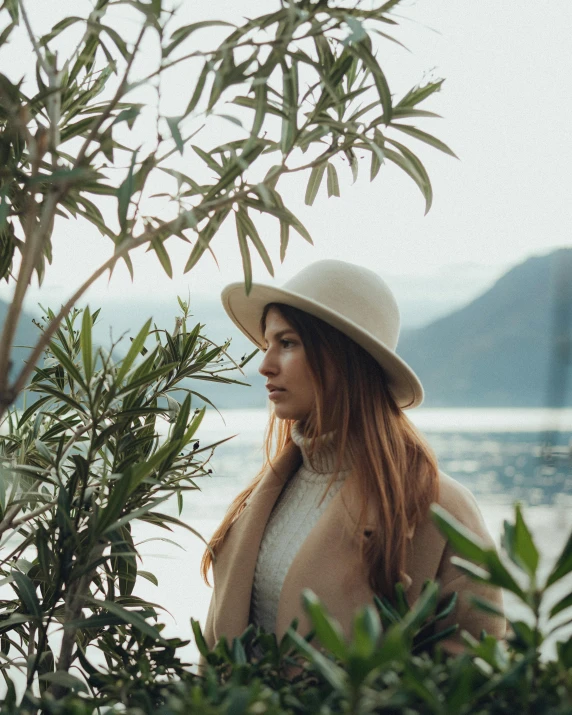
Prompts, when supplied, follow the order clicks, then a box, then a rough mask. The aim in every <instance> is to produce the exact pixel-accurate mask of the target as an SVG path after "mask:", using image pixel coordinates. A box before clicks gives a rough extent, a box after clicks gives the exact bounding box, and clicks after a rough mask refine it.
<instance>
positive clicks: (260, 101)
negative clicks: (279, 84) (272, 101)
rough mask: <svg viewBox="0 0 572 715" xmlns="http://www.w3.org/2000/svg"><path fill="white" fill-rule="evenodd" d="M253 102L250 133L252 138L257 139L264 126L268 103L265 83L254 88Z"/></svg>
mask: <svg viewBox="0 0 572 715" xmlns="http://www.w3.org/2000/svg"><path fill="white" fill-rule="evenodd" d="M254 101H255V107H256V111H255V113H254V122H253V124H252V129H251V131H250V133H251V134H252V136H255V137H257V136H258V135H259V134H260V130H261V129H262V125H263V124H264V117H265V116H266V108H267V102H268V99H267V88H266V83H263V84H259V85H257V86H256V87H255V88H254Z"/></svg>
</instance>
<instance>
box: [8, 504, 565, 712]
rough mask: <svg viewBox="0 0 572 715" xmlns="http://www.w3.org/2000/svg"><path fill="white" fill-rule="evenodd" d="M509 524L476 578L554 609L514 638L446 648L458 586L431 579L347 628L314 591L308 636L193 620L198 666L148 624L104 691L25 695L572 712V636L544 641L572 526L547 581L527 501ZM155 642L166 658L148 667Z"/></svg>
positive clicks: (281, 708) (76, 707)
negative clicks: (413, 595) (544, 648)
mask: <svg viewBox="0 0 572 715" xmlns="http://www.w3.org/2000/svg"><path fill="white" fill-rule="evenodd" d="M436 519H437V520H438V523H439V524H440V525H441V526H442V527H443V529H444V531H445V532H446V533H447V536H448V538H450V539H451V541H452V542H453V543H454V544H455V547H456V549H457V550H458V551H459V553H460V554H462V555H463V557H467V558H468V560H467V561H466V563H472V561H474V560H479V561H481V559H482V558H483V554H479V553H477V550H478V549H480V548H481V545H480V544H479V542H478V541H477V540H476V539H475V538H474V537H473V536H472V535H471V536H469V534H468V533H467V532H466V530H465V529H464V528H463V527H460V526H459V525H458V524H456V523H455V522H454V521H453V520H452V519H451V517H450V516H448V515H446V514H445V513H443V512H442V511H440V510H436ZM505 534H511V535H512V536H513V537H514V536H515V535H516V537H515V538H513V539H512V540H511V539H510V537H508V540H507V538H506V537H505V552H506V556H503V557H502V558H500V559H499V560H498V562H497V561H496V560H495V561H494V563H495V566H494V567H493V568H492V569H489V568H488V566H484V567H483V568H482V571H481V572H479V574H478V576H477V578H479V579H481V578H484V579H486V580H487V582H488V583H491V584H494V585H499V586H500V585H501V584H504V583H507V580H510V579H514V580H515V582H516V581H519V582H520V586H519V589H520V591H519V593H518V594H517V595H518V597H519V598H520V599H521V601H522V603H523V604H525V605H528V606H529V607H530V610H531V615H534V614H535V613H537V611H539V612H545V611H546V610H547V609H548V614H547V618H546V621H545V623H544V624H542V625H540V624H539V623H535V625H534V626H530V625H529V626H526V625H524V623H523V622H522V621H520V620H518V621H516V620H512V621H510V625H511V627H512V630H511V633H510V635H509V637H508V639H507V641H506V642H503V641H497V640H496V639H495V638H493V637H492V636H489V635H487V634H486V633H483V634H482V636H481V639H480V640H476V639H475V638H473V637H472V636H470V635H469V634H467V633H465V634H462V636H463V640H464V643H465V651H464V652H463V653H462V654H461V655H458V656H450V655H448V653H447V650H446V648H443V647H442V645H441V642H440V641H443V638H446V637H448V636H450V633H448V632H446V631H442V632H440V633H439V626H438V624H439V621H441V620H442V619H443V618H444V617H445V616H446V615H448V614H449V612H450V610H451V609H452V608H454V605H455V604H454V598H453V600H449V602H446V603H443V602H442V601H441V599H440V598H439V595H438V588H437V585H436V584H434V583H431V582H428V583H427V584H426V586H425V588H424V590H423V593H422V595H421V597H420V598H419V600H418V601H417V602H416V603H415V604H413V606H412V607H409V605H408V604H407V603H406V601H405V599H404V595H403V592H402V591H401V590H400V589H399V588H397V589H396V596H395V598H394V600H393V602H392V603H390V602H389V601H388V600H387V599H384V600H383V601H382V600H379V599H376V601H375V607H374V605H372V606H366V607H365V608H363V609H362V610H361V611H359V612H358V613H356V614H355V617H354V625H353V631H352V634H351V637H350V638H346V637H344V636H343V634H341V632H340V629H339V625H338V624H337V622H336V621H335V620H334V619H332V618H331V617H330V616H329V615H328V613H327V611H326V609H325V607H324V605H323V604H322V603H320V601H319V600H318V599H317V598H316V597H315V595H314V594H313V593H312V592H309V591H307V592H305V593H304V596H303V598H304V606H305V609H306V612H307V614H308V617H309V620H310V622H311V624H312V631H311V632H310V633H308V634H305V635H304V636H302V635H301V634H299V633H298V630H297V624H296V623H293V624H292V627H291V628H290V630H289V631H288V632H287V633H286V635H285V636H284V637H283V639H282V640H281V641H280V642H278V641H277V639H276V636H275V635H274V634H268V633H265V632H264V631H263V630H262V629H258V630H257V629H255V628H254V627H252V626H250V627H249V628H248V629H247V630H246V631H245V632H244V633H243V634H242V635H241V636H240V637H239V638H235V639H233V641H232V643H229V642H228V641H227V640H226V639H225V638H221V639H220V641H219V642H218V643H217V644H216V646H215V647H214V649H213V650H212V651H209V650H208V648H207V646H206V644H205V642H204V638H203V636H202V633H201V630H200V626H199V624H198V623H197V622H195V621H193V622H192V625H193V631H194V635H195V640H196V643H197V646H198V647H199V649H200V651H201V653H202V655H203V657H204V659H205V664H204V666H203V669H202V671H201V674H200V675H198V674H195V673H193V672H191V671H190V670H189V669H188V668H187V667H186V666H185V665H184V664H182V663H181V662H180V660H178V659H177V657H176V649H177V648H178V647H180V646H181V645H182V644H181V643H176V642H171V643H170V644H169V646H171V648H170V649H169V648H167V647H162V646H161V645H157V647H156V648H155V649H153V651H151V650H150V649H149V648H148V647H147V649H143V650H142V649H141V641H142V640H144V639H146V638H148V636H146V635H143V634H139V636H138V637H137V638H135V640H134V642H136V644H137V645H136V646H133V645H132V646H131V648H130V649H129V650H128V651H127V652H126V653H125V654H124V656H123V658H122V662H119V660H116V661H113V662H112V664H111V667H110V668H109V669H108V670H107V672H105V673H102V672H97V673H92V674H91V675H90V676H89V685H90V688H92V690H93V691H94V692H96V693H97V694H94V695H93V696H88V695H87V694H86V693H84V692H81V691H80V690H79V686H78V688H77V690H78V692H75V693H73V694H70V695H68V696H67V697H66V698H64V699H63V700H60V701H57V702H56V701H54V700H53V698H51V697H50V695H49V694H44V696H43V697H42V698H41V699H38V698H34V697H30V699H29V701H28V707H29V708H30V709H31V710H33V709H37V708H39V707H42V708H43V709H44V712H49V713H68V712H69V713H86V714H88V713H89V714H90V715H91V713H93V712H95V709H96V707H101V706H104V705H105V706H109V707H110V708H111V710H110V711H108V712H127V713H133V715H135V714H136V713H137V714H138V715H139V714H140V713H155V712H161V713H165V714H168V715H171V714H173V715H175V714H178V713H187V712H193V713H194V712H196V713H204V714H205V715H206V714H208V713H212V714H215V713H217V714H218V713H229V712H230V713H237V714H239V713H245V714H246V713H271V714H274V713H292V714H300V715H302V714H304V715H306V714H307V715H314V714H315V713H324V715H325V714H326V713H354V714H356V715H357V714H358V713H359V714H364V715H365V714H367V713H374V712H375V713H388V714H392V715H397V714H398V713H400V714H403V715H414V714H415V713H419V714H422V715H481V714H482V715H485V714H488V713H495V714H497V715H513V714H514V713H515V712H523V713H538V714H540V713H541V714H542V715H565V714H568V713H569V712H570V710H571V707H572V644H571V642H570V639H568V640H566V641H560V642H558V643H557V647H556V653H557V657H556V658H543V659H541V658H540V657H539V656H540V652H539V647H540V644H541V642H542V640H543V639H545V638H547V637H549V636H550V635H554V634H555V633H557V632H558V631H559V630H560V629H561V628H562V627H563V625H566V624H563V623H562V619H561V618H559V616H560V614H563V613H564V612H565V611H566V610H568V609H569V608H570V607H571V605H572V604H571V602H570V596H569V594H568V595H565V596H564V598H562V599H560V600H558V601H557V602H556V603H554V602H553V603H552V605H551V606H547V603H546V600H547V599H546V595H545V594H546V591H547V590H548V589H550V588H552V587H553V586H555V585H556V584H558V583H560V584H561V585H562V584H563V583H566V581H565V579H568V580H569V579H570V576H571V575H572V536H571V537H570V539H569V540H568V543H567V544H566V546H565V547H564V549H563V551H562V553H561V555H560V557H559V558H558V560H557V562H556V564H555V565H554V566H553V568H552V569H551V571H550V573H549V575H548V576H547V578H546V579H544V580H543V583H542V586H541V587H540V588H539V586H538V583H537V581H536V576H535V574H534V573H533V572H532V570H531V569H530V567H529V565H527V562H528V561H530V554H531V553H534V549H535V546H534V543H533V541H532V539H531V538H530V539H529V536H530V532H529V531H528V528H527V527H526V524H525V522H524V520H523V518H522V514H521V512H520V509H519V508H518V507H517V509H516V514H515V521H514V523H512V524H510V523H507V524H506V526H505ZM527 534H528V536H527ZM489 553H492V552H489ZM507 557H508V558H507ZM481 563H486V559H484V561H481ZM491 563H493V562H492V561H491ZM537 565H538V564H537ZM515 593H516V592H515ZM535 594H536V595H535ZM533 596H534V598H533ZM531 599H533V600H532V601H531ZM552 601H554V599H552ZM480 606H481V607H485V608H486V607H487V606H486V604H483V603H481V604H480ZM568 613H569V611H568ZM429 631H430V632H432V634H433V637H432V638H430V639H429V638H428V637H427V633H428V632H429ZM533 634H534V636H533ZM150 652H152V653H153V656H152V657H153V658H154V660H155V662H156V663H157V664H158V665H155V666H152V667H149V665H148V663H149V653H150ZM141 674H144V678H142V677H141ZM84 688H85V686H84ZM6 712H7V713H9V712H13V713H21V712H22V709H18V707H17V706H16V704H15V700H14V698H12V699H9V700H7V703H6Z"/></svg>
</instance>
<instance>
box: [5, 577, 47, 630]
mask: <svg viewBox="0 0 572 715" xmlns="http://www.w3.org/2000/svg"><path fill="white" fill-rule="evenodd" d="M11 576H12V578H13V579H14V582H15V584H16V586H17V587H18V593H19V594H20V598H21V599H22V603H23V604H24V606H25V608H26V610H27V611H28V613H29V614H30V615H31V616H33V617H34V618H35V619H36V620H38V621H41V620H42V617H43V615H44V614H43V611H42V607H41V606H40V602H39V601H38V596H37V594H36V589H35V587H34V584H33V582H32V580H31V579H30V578H29V577H28V576H26V574H24V573H22V572H21V571H18V569H13V570H12V572H11Z"/></svg>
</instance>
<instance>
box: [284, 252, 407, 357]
mask: <svg viewBox="0 0 572 715" xmlns="http://www.w3.org/2000/svg"><path fill="white" fill-rule="evenodd" d="M284 288H285V289H286V290H288V291H292V292H294V293H297V294H298V295H301V296H304V297H306V298H307V299H309V300H312V301H315V302H316V303H319V304H320V305H321V306H323V307H325V308H327V309H328V310H330V311H333V312H335V313H337V314H338V316H339V317H340V318H342V319H344V320H346V321H349V322H351V323H353V324H355V325H356V326H360V328H361V329H362V330H366V331H367V332H368V333H370V334H371V335H372V336H374V337H375V338H377V340H380V341H381V342H382V343H384V344H385V345H386V346H387V347H388V348H390V349H391V350H395V348H396V347H397V341H398V338H399V327H400V316H399V308H398V307H397V302H396V300H395V297H394V295H393V293H392V292H391V290H390V288H389V286H388V285H387V283H385V281H384V280H383V279H382V278H381V277H380V276H378V275H377V273H374V272H373V271H371V270H369V269H368V268H363V267H362V266H356V265H355V264H353V263H346V262H345V261H335V260H324V261H316V262H315V263H312V264H311V265H309V266H307V267H306V268H304V269H303V270H301V271H300V272H299V273H297V274H296V275H295V276H294V277H293V278H291V279H290V280H289V281H287V282H286V283H285V284H284Z"/></svg>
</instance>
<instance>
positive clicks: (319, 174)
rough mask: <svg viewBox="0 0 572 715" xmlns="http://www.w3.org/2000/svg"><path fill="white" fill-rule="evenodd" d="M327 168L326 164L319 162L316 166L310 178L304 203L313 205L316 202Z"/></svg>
mask: <svg viewBox="0 0 572 715" xmlns="http://www.w3.org/2000/svg"><path fill="white" fill-rule="evenodd" d="M325 170H326V164H318V165H317V166H315V167H314V168H313V169H312V171H311V173H310V178H309V180H308V186H307V187H306V196H305V198H304V203H305V204H306V205H307V206H311V205H312V204H313V203H314V199H315V198H316V195H317V193H318V190H319V188H320V184H321V183H322V178H323V176H324V171H325Z"/></svg>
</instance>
